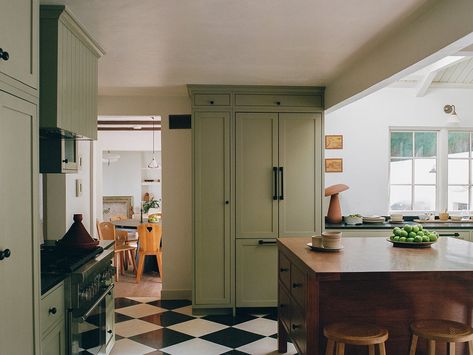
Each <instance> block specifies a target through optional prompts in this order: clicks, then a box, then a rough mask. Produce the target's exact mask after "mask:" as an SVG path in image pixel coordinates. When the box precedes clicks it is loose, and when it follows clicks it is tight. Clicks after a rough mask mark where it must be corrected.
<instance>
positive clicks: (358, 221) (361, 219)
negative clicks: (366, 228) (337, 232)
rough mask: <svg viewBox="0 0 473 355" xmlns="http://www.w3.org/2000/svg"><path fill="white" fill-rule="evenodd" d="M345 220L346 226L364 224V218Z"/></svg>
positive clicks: (352, 217)
mask: <svg viewBox="0 0 473 355" xmlns="http://www.w3.org/2000/svg"><path fill="white" fill-rule="evenodd" d="M343 220H344V221H345V223H346V224H350V225H353V224H362V223H363V217H356V216H344V217H343Z"/></svg>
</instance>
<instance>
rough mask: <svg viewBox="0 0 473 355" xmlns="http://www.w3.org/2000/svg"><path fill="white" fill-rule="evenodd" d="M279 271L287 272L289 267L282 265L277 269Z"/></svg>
mask: <svg viewBox="0 0 473 355" xmlns="http://www.w3.org/2000/svg"><path fill="white" fill-rule="evenodd" d="M279 271H281V272H288V271H289V269H288V268H287V267H282V268H280V269H279Z"/></svg>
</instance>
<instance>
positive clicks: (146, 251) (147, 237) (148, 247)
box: [136, 223, 163, 282]
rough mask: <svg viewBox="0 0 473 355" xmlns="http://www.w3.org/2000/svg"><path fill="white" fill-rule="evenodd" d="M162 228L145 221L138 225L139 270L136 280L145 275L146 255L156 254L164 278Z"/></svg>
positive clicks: (160, 272) (138, 280)
mask: <svg viewBox="0 0 473 355" xmlns="http://www.w3.org/2000/svg"><path fill="white" fill-rule="evenodd" d="M161 237H162V229H161V226H160V225H159V224H155V223H143V224H140V225H139V226H138V247H139V248H138V255H139V256H138V272H137V275H136V282H140V280H141V276H142V275H143V268H144V264H145V257H146V256H148V255H154V256H155V257H156V261H157V264H158V270H159V274H160V276H161V280H162V279H163V253H162V251H161Z"/></svg>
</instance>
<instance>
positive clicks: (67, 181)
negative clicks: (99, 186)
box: [43, 141, 95, 239]
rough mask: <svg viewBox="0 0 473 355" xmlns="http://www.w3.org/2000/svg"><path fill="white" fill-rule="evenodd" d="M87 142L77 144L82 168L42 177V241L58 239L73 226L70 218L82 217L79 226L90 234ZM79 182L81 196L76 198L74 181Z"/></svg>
mask: <svg viewBox="0 0 473 355" xmlns="http://www.w3.org/2000/svg"><path fill="white" fill-rule="evenodd" d="M90 146H91V142H90V141H78V152H79V154H78V155H79V157H80V158H81V159H82V166H81V167H80V168H79V171H78V172H77V173H74V174H43V178H44V179H43V185H44V186H43V188H44V190H43V191H44V192H45V193H44V200H45V201H44V202H45V206H46V210H45V212H46V213H45V216H44V217H45V221H44V222H43V224H44V226H45V230H44V238H45V239H60V238H62V237H63V236H64V234H65V233H66V231H67V230H68V229H69V227H70V226H71V225H72V223H73V215H74V214H77V213H80V214H82V216H83V220H82V224H83V225H84V227H85V228H86V229H87V231H88V232H89V233H91V234H94V229H95V222H94V217H93V215H92V211H91V183H90V182H91V179H90V177H91V169H90V166H91V159H90ZM77 179H80V180H82V195H81V196H76V180H77Z"/></svg>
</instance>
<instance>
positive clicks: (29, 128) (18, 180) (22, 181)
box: [0, 91, 39, 354]
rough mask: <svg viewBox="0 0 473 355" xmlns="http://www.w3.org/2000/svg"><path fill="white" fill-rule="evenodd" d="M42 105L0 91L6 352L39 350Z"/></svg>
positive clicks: (0, 323)
mask: <svg viewBox="0 0 473 355" xmlns="http://www.w3.org/2000/svg"><path fill="white" fill-rule="evenodd" d="M36 117H37V115H36V106H35V105H33V104H31V103H29V102H27V101H24V100H21V99H19V98H17V97H15V96H12V95H9V94H7V93H5V92H3V91H0V162H1V166H2V168H1V169H0V216H3V217H2V230H1V232H0V251H3V252H5V251H6V250H7V249H8V250H9V251H10V253H9V257H5V258H3V260H0V285H1V286H0V300H1V301H0V314H1V320H0V354H34V353H35V343H34V341H35V337H34V335H35V324H37V320H36V321H35V308H34V307H35V303H36V301H37V299H38V298H37V295H36V292H37V288H36V287H35V284H34V281H35V274H36V275H37V272H38V270H37V269H36V268H35V267H34V265H35V264H34V262H35V261H36V262H37V260H38V253H39V252H38V250H39V248H38V246H39V244H38V245H36V244H35V242H36V240H35V225H36V221H37V219H36V218H37V214H36V213H37V212H38V211H37V209H36V208H35V206H36V204H37V203H38V201H37V199H36V193H37V186H38V180H37V178H38V170H37V162H38V158H37V156H36V154H37V151H38V150H37V143H38V142H37V138H36V137H38V136H39V135H38V125H37V118H36Z"/></svg>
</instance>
